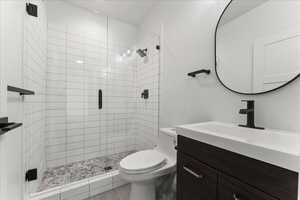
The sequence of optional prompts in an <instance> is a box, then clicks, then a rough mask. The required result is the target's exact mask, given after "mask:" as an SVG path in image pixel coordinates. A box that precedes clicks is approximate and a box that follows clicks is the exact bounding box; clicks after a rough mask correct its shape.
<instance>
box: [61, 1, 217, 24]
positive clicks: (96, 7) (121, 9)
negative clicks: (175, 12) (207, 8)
mask: <svg viewBox="0 0 300 200" xmlns="http://www.w3.org/2000/svg"><path fill="white" fill-rule="evenodd" d="M64 1H66V2H69V3H72V4H74V5H77V6H79V7H83V8H86V9H88V10H90V11H92V12H95V13H98V14H103V15H108V16H111V17H113V18H116V19H119V20H122V21H124V22H127V23H130V24H134V25H139V24H141V23H142V22H143V19H144V18H145V17H146V16H147V14H148V13H149V12H150V10H151V9H152V8H153V6H154V5H155V4H157V3H161V2H164V3H174V2H177V3H178V2H179V3H180V2H181V3H182V2H193V1H194V2H197V1H208V0H64ZM209 1H211V0H209ZM214 1H216V0H214Z"/></svg>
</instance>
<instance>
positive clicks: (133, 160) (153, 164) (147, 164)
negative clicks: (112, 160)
mask: <svg viewBox="0 0 300 200" xmlns="http://www.w3.org/2000/svg"><path fill="white" fill-rule="evenodd" d="M165 164H166V156H165V155H164V154H162V153H160V152H158V151H155V150H145V151H140V152H137V153H134V154H131V155H129V156H127V157H126V158H124V159H123V160H121V162H120V167H121V169H122V170H125V171H126V172H127V173H146V172H150V171H154V170H156V169H159V168H161V167H162V166H163V165H165Z"/></svg>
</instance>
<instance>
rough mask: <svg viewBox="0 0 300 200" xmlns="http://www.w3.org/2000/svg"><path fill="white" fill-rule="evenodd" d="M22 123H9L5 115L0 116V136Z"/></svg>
mask: <svg viewBox="0 0 300 200" xmlns="http://www.w3.org/2000/svg"><path fill="white" fill-rule="evenodd" d="M22 125H23V124H22V123H15V122H11V123H9V122H8V118H7V117H4V118H0V136H1V135H4V134H5V133H7V132H8V131H11V130H13V129H15V128H18V127H20V126H22Z"/></svg>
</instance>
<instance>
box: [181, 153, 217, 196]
mask: <svg viewBox="0 0 300 200" xmlns="http://www.w3.org/2000/svg"><path fill="white" fill-rule="evenodd" d="M179 168H180V170H178V176H179V177H180V178H181V179H180V181H181V182H180V185H181V191H182V194H181V196H182V199H188V200H198V199H207V200H217V193H216V191H217V183H218V174H217V172H216V171H215V170H213V169H211V168H210V167H208V166H206V165H204V164H202V163H200V162H198V161H197V160H194V159H192V158H191V157H189V156H186V155H184V154H182V155H180V167H179ZM200 188H201V189H200Z"/></svg>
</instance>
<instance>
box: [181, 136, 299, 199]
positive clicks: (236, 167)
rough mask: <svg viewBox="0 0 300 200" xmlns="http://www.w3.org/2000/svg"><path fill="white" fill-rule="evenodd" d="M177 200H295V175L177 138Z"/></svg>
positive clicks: (231, 153)
mask: <svg viewBox="0 0 300 200" xmlns="http://www.w3.org/2000/svg"><path fill="white" fill-rule="evenodd" d="M177 150H178V152H177V173H178V175H177V200H297V199H298V173H297V172H293V171H290V170H287V169H284V168H281V167H277V166H274V165H271V164H268V163H265V162H262V161H259V160H255V159H252V158H249V157H246V156H243V155H240V154H237V153H233V152H230V151H227V150H224V149H220V148H217V147H214V146H211V145H208V144H205V143H202V142H199V141H196V140H193V139H189V138H187V137H184V136H180V135H179V136H178V147H177Z"/></svg>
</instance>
